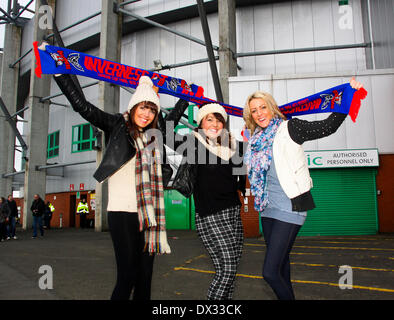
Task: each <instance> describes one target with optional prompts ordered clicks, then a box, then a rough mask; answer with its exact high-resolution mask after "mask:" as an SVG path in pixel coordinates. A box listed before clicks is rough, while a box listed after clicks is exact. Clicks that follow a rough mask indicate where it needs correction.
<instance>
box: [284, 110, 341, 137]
mask: <svg viewBox="0 0 394 320" xmlns="http://www.w3.org/2000/svg"><path fill="white" fill-rule="evenodd" d="M346 116H347V115H346V114H343V113H336V112H334V113H332V114H331V115H330V116H329V117H328V118H327V119H324V120H320V121H306V120H301V119H297V118H293V119H290V120H289V124H288V128H289V134H290V137H291V139H293V141H294V142H296V143H298V144H303V143H304V142H305V141H309V140H315V139H320V138H323V137H327V136H329V135H331V134H333V133H334V132H335V131H337V130H338V128H339V127H340V126H341V124H342V122H343V121H344V120H345V118H346Z"/></svg>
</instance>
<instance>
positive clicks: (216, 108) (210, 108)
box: [197, 103, 227, 125]
mask: <svg viewBox="0 0 394 320" xmlns="http://www.w3.org/2000/svg"><path fill="white" fill-rule="evenodd" d="M210 113H220V114H221V115H222V116H223V118H224V120H225V121H226V122H227V112H226V110H224V108H223V107H222V106H221V105H220V104H218V103H209V104H206V105H205V106H203V107H201V108H200V109H199V110H198V113H197V124H198V125H199V124H200V122H201V121H202V119H204V117H205V116H206V115H208V114H210Z"/></svg>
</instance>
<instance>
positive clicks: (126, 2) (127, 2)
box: [119, 0, 141, 7]
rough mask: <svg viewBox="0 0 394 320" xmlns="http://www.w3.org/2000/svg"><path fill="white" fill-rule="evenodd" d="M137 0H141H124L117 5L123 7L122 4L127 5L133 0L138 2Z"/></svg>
mask: <svg viewBox="0 0 394 320" xmlns="http://www.w3.org/2000/svg"><path fill="white" fill-rule="evenodd" d="M138 1H141V0H130V1H125V2H122V3H120V4H119V7H124V6H126V5H128V4H130V3H134V2H138Z"/></svg>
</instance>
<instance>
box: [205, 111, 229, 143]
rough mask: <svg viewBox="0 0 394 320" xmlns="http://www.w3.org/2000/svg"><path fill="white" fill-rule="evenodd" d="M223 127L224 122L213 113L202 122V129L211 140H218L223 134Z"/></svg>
mask: <svg viewBox="0 0 394 320" xmlns="http://www.w3.org/2000/svg"><path fill="white" fill-rule="evenodd" d="M223 127H224V124H223V122H222V121H220V120H219V119H217V118H216V117H215V115H214V114H213V113H210V114H208V115H206V116H205V117H204V119H202V121H201V128H202V129H203V131H204V133H205V135H206V136H207V137H208V138H209V139H211V140H214V139H216V138H217V137H218V136H219V135H220V134H221V133H222V130H223Z"/></svg>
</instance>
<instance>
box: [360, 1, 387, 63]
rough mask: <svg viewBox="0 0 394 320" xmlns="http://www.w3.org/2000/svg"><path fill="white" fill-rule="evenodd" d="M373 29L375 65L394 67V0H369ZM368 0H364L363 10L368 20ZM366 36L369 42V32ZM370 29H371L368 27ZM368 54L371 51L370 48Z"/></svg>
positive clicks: (365, 18)
mask: <svg viewBox="0 0 394 320" xmlns="http://www.w3.org/2000/svg"><path fill="white" fill-rule="evenodd" d="M369 2H370V8H371V12H370V16H371V26H370V27H371V30H372V37H373V42H374V44H375V46H374V51H375V54H374V57H375V67H376V68H377V69H383V68H394V1H393V0H369ZM367 10H368V1H367V0H362V12H363V16H364V21H368V20H367V19H368V11H367ZM366 27H368V25H365V26H364V32H365V36H366V39H367V41H368V42H370V41H371V39H370V36H369V34H368V33H367V32H366V29H367V28H366ZM368 31H369V29H368ZM368 51H369V52H368V54H369V55H370V54H371V52H370V50H368ZM371 67H372V66H371V62H370V59H368V68H371Z"/></svg>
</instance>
